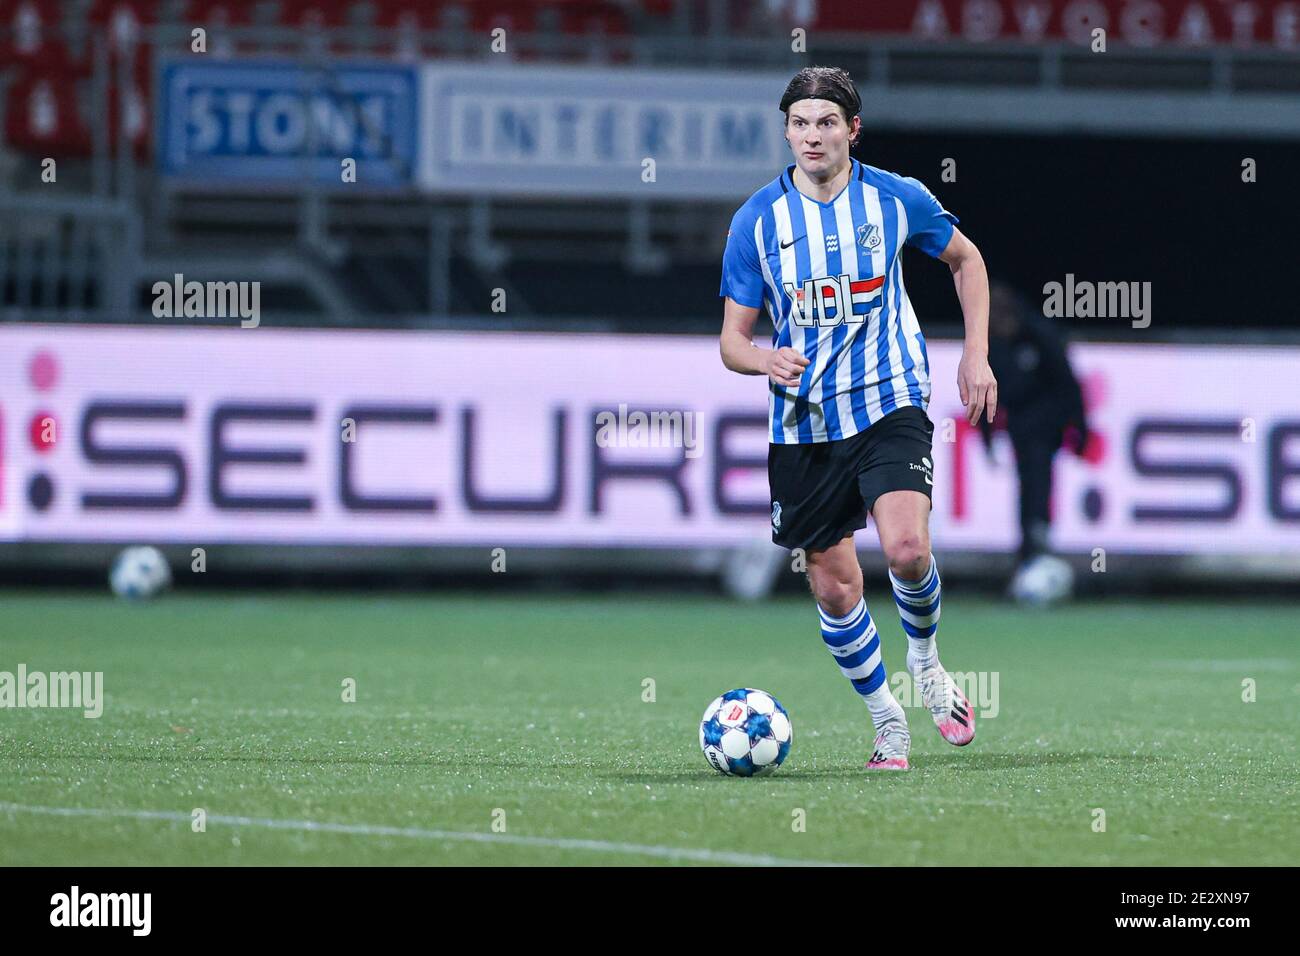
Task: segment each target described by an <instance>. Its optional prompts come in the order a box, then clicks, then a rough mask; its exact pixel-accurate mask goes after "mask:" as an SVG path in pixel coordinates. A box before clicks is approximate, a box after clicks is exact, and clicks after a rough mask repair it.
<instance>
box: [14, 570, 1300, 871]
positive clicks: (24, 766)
mask: <svg viewBox="0 0 1300 956" xmlns="http://www.w3.org/2000/svg"><path fill="white" fill-rule="evenodd" d="M868 601H869V607H870V608H871V610H872V613H873V615H874V616H875V619H876V622H877V624H878V626H879V627H880V630H881V632H882V635H883V636H882V640H883V641H884V647H885V662H886V665H887V666H888V667H889V668H890V670H891V674H892V672H893V671H895V670H897V669H900V668H901V667H902V665H903V656H904V653H905V639H904V636H903V633H902V630H901V628H900V626H899V623H898V617H897V614H896V612H895V610H894V607H893V603H892V601H891V600H890V599H889V598H888V596H887V595H885V594H884V593H882V592H876V593H874V594H871V595H869V596H868ZM1297 610H1298V606H1297V605H1295V604H1285V603H1272V604H1252V603H1248V602H1237V603H1232V604H1215V603H1211V602H1207V601H1192V600H1188V601H1185V602H1173V603H1158V602H1155V601H1151V602H1147V601H1124V602H1118V601H1112V602H1097V603H1092V604H1078V605H1073V606H1069V607H1066V608H1063V609H1061V610H1058V611H1054V612H1049V613H1041V612H1040V613H1034V612H1022V611H1017V610H1015V609H1012V608H1009V607H1007V606H1005V605H1002V604H997V603H993V602H990V601H987V600H984V599H982V598H975V597H967V596H963V595H962V594H960V593H959V592H957V591H956V590H955V589H951V590H950V594H949V596H948V597H947V598H946V599H945V602H944V615H943V621H942V623H941V625H940V629H939V637H940V645H939V646H940V651H941V655H942V659H943V661H944V663H945V665H946V666H947V667H948V668H949V670H951V671H989V672H993V671H996V672H997V674H998V701H997V704H998V713H997V715H996V716H994V717H985V718H984V719H982V720H981V721H980V723H979V732H978V735H977V737H976V739H975V742H974V743H973V744H971V745H970V746H969V747H966V748H962V749H957V748H953V747H951V746H949V745H948V744H946V743H944V741H943V740H942V739H941V738H940V737H939V735H938V733H937V732H936V731H935V729H934V726H933V724H932V722H931V721H930V718H929V715H928V714H927V713H926V712H925V711H923V710H919V709H909V711H908V715H909V719H910V721H911V726H912V735H913V750H912V764H913V769H912V770H911V772H909V773H905V774H887V775H877V774H872V775H869V774H867V773H866V771H865V770H864V769H863V763H864V761H865V760H866V758H867V756H868V754H869V751H870V747H871V733H870V723H869V720H868V715H867V711H866V708H865V707H864V706H863V704H862V703H861V702H860V701H859V699H858V698H857V696H856V694H854V693H853V691H852V689H851V688H850V686H849V685H848V682H847V681H845V679H844V678H843V677H842V676H840V674H839V671H838V669H837V668H836V667H835V665H834V662H833V660H832V659H831V657H830V655H829V654H828V653H827V652H826V650H825V649H824V648H823V646H822V644H821V640H820V637H819V634H818V629H817V617H816V613H815V611H814V609H813V606H812V603H811V601H810V600H809V599H806V598H805V599H798V598H794V597H791V598H782V599H779V600H777V601H774V602H772V603H769V604H764V605H758V606H746V605H738V604H733V603H729V602H726V601H723V600H720V599H713V598H708V597H695V596H692V597H684V598H677V597H674V596H673V595H672V594H670V593H662V592H658V593H649V594H643V595H622V594H620V595H616V596H608V597H604V596H598V597H584V596H578V597H557V596H541V597H538V596H528V595H524V594H519V593H514V594H510V595H505V596H499V595H495V594H489V593H484V594H475V595H467V594H456V595H454V596H449V595H437V594H435V595H427V596H426V595H398V596H388V595H374V594H347V593H332V594H319V595H316V594H293V595H275V594H266V595H261V594H259V595H251V594H245V593H232V594H229V595H225V596H210V595H205V596H193V595H185V594H173V595H169V596H166V597H164V598H162V599H160V600H158V601H156V602H153V603H151V604H144V605H138V606H131V605H127V604H123V603H120V602H117V601H114V600H113V599H111V598H110V597H108V596H107V595H104V596H100V595H97V594H96V595H83V594H76V593H51V592H5V593H0V671H10V672H13V671H15V670H16V668H17V665H18V664H19V663H23V664H26V665H27V667H28V669H29V670H43V671H56V670H82V671H102V672H103V673H104V687H105V696H106V704H105V710H104V714H103V716H102V717H101V718H99V719H97V720H93V719H86V718H84V717H83V716H82V714H81V713H80V712H78V711H68V710H51V709H45V710H39V709H21V710H20V709H4V710H0V864H9V865H15V864H16V865H35V864H46V865H108V864H127V865H132V864H166V865H172V864H180V865H238V864H325V865H349V864H358V865H361V864H579V865H587V864H591V865H619V864H693V863H725V864H746V863H754V864H761V863H765V862H780V861H798V862H834V863H863V864H880V865H908V864H970V865H1000V864H1082V865H1098V866H1101V865H1164V864H1181V865H1199V864H1212V865H1213V864H1237V865H1242V864H1248V865H1250V864H1279V865H1281V864H1289V863H1292V862H1293V852H1294V847H1295V845H1296V837H1297V833H1298V832H1300V825H1298V822H1297V821H1298V816H1297V810H1296V804H1295V791H1294V787H1295V782H1296V780H1297V778H1298V777H1300V774H1298V773H1297V770H1298V766H1297V745H1296V727H1297V726H1300V653H1298V651H1297V643H1296V641H1297V632H1298V628H1297V624H1296V621H1297ZM345 678H353V679H354V680H355V681H356V698H357V699H356V701H355V702H353V703H348V702H344V701H343V699H342V697H343V687H342V685H343V681H344V679H345ZM646 678H651V679H653V681H654V692H655V699H654V701H653V702H647V701H645V700H643V697H644V696H647V695H646V693H645V691H644V690H643V688H644V686H645V685H644V684H643V682H644V681H645V679H646ZM1247 678H1250V679H1252V680H1253V681H1254V682H1255V693H1256V695H1257V699H1256V700H1255V701H1253V702H1246V701H1243V681H1244V680H1245V679H1247ZM735 686H750V687H759V688H762V689H764V690H767V691H770V692H771V693H773V694H774V695H776V696H777V698H778V699H780V700H781V702H782V703H783V704H784V705H785V707H786V708H787V709H788V710H789V712H790V715H791V718H792V721H793V725H794V745H793V748H792V750H791V752H790V756H789V759H788V760H787V761H786V763H785V765H784V766H783V767H781V768H780V769H779V770H778V771H777V772H776V773H775V774H774V775H772V776H769V777H762V778H755V779H749V780H745V779H731V778H724V777H721V776H719V775H717V774H716V773H714V772H713V771H712V770H711V769H710V768H709V767H708V765H707V764H706V762H705V760H704V758H703V756H702V755H701V754H700V751H699V747H698V742H697V734H698V729H697V728H698V723H699V718H700V714H701V713H702V712H703V710H704V708H705V705H707V704H708V702H709V701H710V700H711V699H712V698H713V697H715V696H717V695H718V694H720V693H722V692H723V691H725V690H728V689H730V688H732V687H735ZM978 705H979V702H978V701H977V706H978ZM196 808H201V809H203V810H204V811H205V812H206V814H208V823H207V826H206V830H205V831H204V832H194V829H193V827H192V826H191V819H192V812H193V811H194V810H195V809H196ZM1098 808H1100V809H1101V810H1104V811H1105V830H1104V832H1096V830H1095V826H1096V822H1095V821H1097V820H1098V816H1097V815H1096V814H1095V813H1094V811H1095V810H1096V809H1098ZM799 810H801V811H803V813H802V814H798V813H796V811H799ZM800 818H802V820H803V823H804V826H803V829H802V832H796V830H797V828H796V827H795V826H794V824H795V823H796V821H797V820H799V819H800ZM494 821H495V825H496V829H494ZM313 824H330V825H335V826H334V828H333V829H328V828H327V829H320V828H314V827H313ZM502 825H504V832H501V827H502Z"/></svg>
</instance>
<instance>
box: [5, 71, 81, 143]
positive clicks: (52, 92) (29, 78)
mask: <svg viewBox="0 0 1300 956" xmlns="http://www.w3.org/2000/svg"><path fill="white" fill-rule="evenodd" d="M4 118H5V139H6V140H7V141H8V142H9V143H10V144H11V145H13V146H15V147H18V148H20V149H25V150H30V151H32V152H37V153H46V154H47V155H53V156H55V157H56V158H57V157H58V156H59V155H60V154H66V153H86V152H89V151H90V133H89V130H88V129H87V127H86V126H85V124H84V123H83V122H82V118H81V116H80V114H79V112H78V109H77V89H76V83H75V82H74V80H73V79H72V77H71V76H69V75H68V74H67V73H66V72H64V71H62V70H59V69H55V70H40V69H29V70H26V71H24V73H23V74H22V75H21V76H20V77H19V78H18V80H17V81H16V82H14V83H13V84H12V85H11V86H10V87H9V89H8V91H7V93H6V96H5V110H4Z"/></svg>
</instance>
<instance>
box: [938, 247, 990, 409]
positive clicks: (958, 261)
mask: <svg viewBox="0 0 1300 956" xmlns="http://www.w3.org/2000/svg"><path fill="white" fill-rule="evenodd" d="M939 258H940V259H942V260H943V261H944V262H946V263H947V264H948V268H949V269H950V270H952V281H953V284H954V285H955V286H956V287H957V301H959V302H960V303H961V314H962V318H963V319H964V320H965V323H966V343H965V346H964V347H963V348H962V353H961V363H960V364H959V365H958V366H957V391H958V392H959V393H960V395H961V403H962V404H963V405H965V406H966V415H967V417H968V420H969V421H970V423H971V424H972V425H974V424H975V423H976V422H978V421H979V420H980V415H981V413H984V414H987V416H988V421H990V422H991V421H993V416H994V415H996V414H997V410H998V382H997V379H996V378H994V377H993V370H992V369H991V368H989V273H988V270H987V269H986V268H985V267H984V257H983V256H982V255H980V251H979V249H978V248H976V246H975V243H973V242H971V241H970V240H969V239H967V238H966V236H965V235H963V234H962V231H961V230H960V229H957V228H955V227H954V228H953V230H952V238H951V239H950V240H949V241H948V245H947V248H945V249H944V250H943V252H942V253H940V255H939Z"/></svg>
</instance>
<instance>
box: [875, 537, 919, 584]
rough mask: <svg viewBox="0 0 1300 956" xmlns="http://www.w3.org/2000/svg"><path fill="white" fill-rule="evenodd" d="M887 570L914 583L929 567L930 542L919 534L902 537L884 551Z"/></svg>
mask: <svg viewBox="0 0 1300 956" xmlns="http://www.w3.org/2000/svg"><path fill="white" fill-rule="evenodd" d="M885 556H886V557H887V558H888V559H889V570H891V571H893V572H894V574H896V575H897V576H898V577H900V578H902V579H903V580H904V581H914V580H916V579H917V578H919V577H920V576H921V575H923V574H924V573H925V570H926V568H928V567H929V566H930V542H929V541H928V540H927V538H926V536H924V535H919V534H909V535H902V536H901V537H899V538H897V539H896V540H894V541H892V542H891V543H890V545H889V547H888V548H887V549H886V554H885Z"/></svg>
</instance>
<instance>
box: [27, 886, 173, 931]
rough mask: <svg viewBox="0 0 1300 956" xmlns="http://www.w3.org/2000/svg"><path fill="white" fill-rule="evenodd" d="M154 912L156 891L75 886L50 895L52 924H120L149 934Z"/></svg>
mask: <svg viewBox="0 0 1300 956" xmlns="http://www.w3.org/2000/svg"><path fill="white" fill-rule="evenodd" d="M152 912H153V894H152V893H83V892H82V891H81V887H79V886H73V887H72V889H71V890H70V891H69V892H67V893H55V894H54V895H53V896H51V897H50V925H51V926H68V927H76V926H119V927H125V928H128V929H130V930H131V935H133V936H148V935H149V932H150V930H151V928H152V926H153V919H152Z"/></svg>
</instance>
